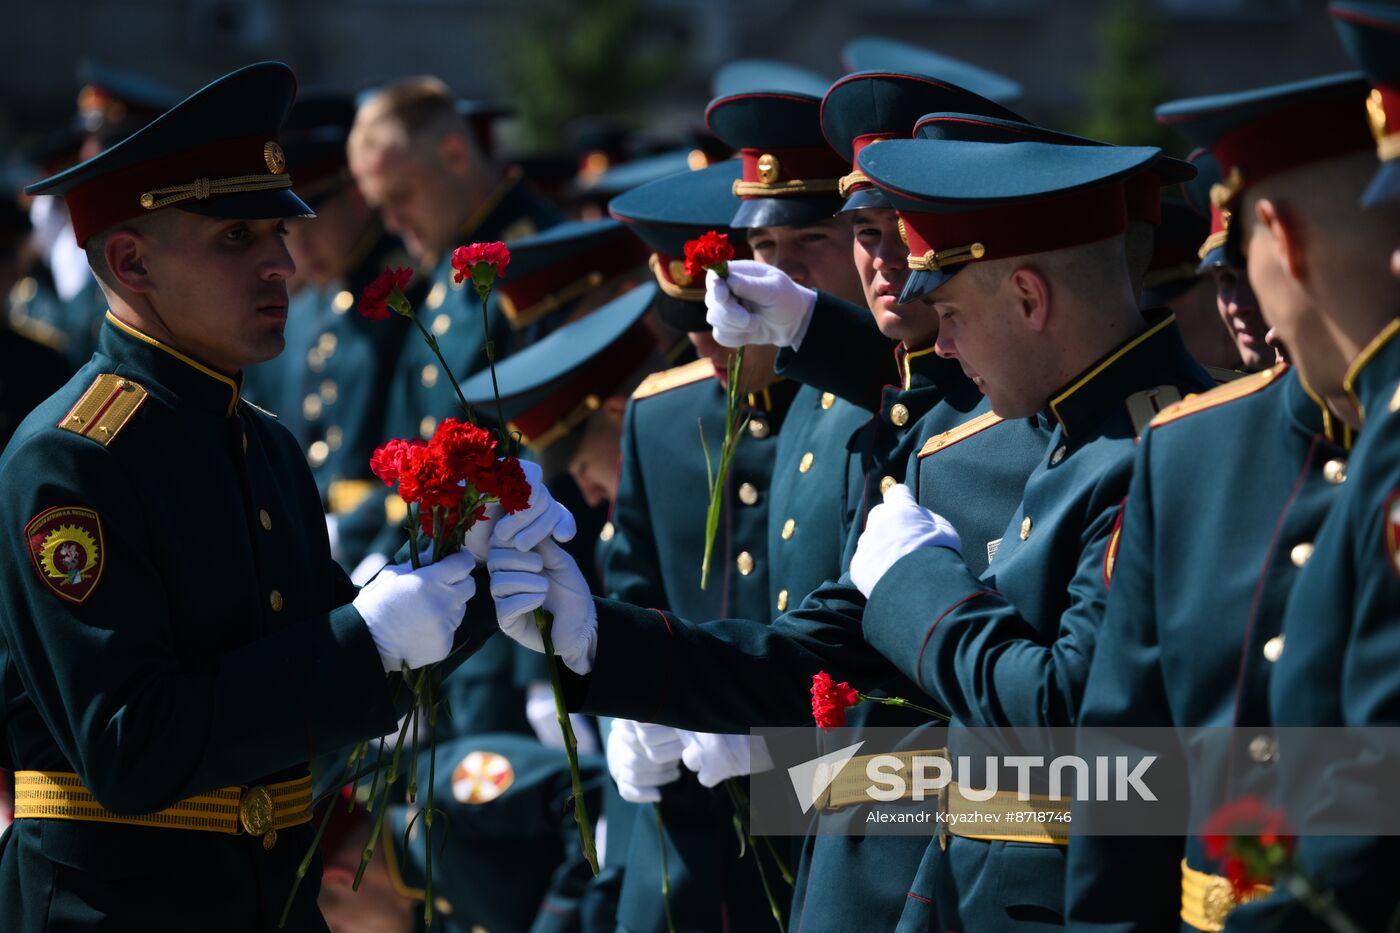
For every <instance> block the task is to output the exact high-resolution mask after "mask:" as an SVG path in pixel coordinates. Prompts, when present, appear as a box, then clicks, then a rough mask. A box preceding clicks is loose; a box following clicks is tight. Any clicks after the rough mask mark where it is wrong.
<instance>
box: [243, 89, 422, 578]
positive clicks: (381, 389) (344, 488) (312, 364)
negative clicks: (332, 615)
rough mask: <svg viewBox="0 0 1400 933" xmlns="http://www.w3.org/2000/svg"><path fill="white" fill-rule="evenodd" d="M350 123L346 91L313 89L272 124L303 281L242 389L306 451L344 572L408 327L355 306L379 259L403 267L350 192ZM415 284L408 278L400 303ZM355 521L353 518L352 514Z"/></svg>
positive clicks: (375, 527)
mask: <svg viewBox="0 0 1400 933" xmlns="http://www.w3.org/2000/svg"><path fill="white" fill-rule="evenodd" d="M354 119H355V105H354V102H353V101H352V100H351V99H350V98H349V96H347V95H343V94H333V93H323V94H319V95H313V96H309V97H304V98H302V99H300V100H298V101H297V102H296V103H295V104H294V105H293V106H292V112H291V114H290V115H289V116H288V118H287V123H286V125H285V126H284V128H283V131H282V139H283V144H284V146H285V148H286V155H287V161H288V163H289V164H291V165H295V166H305V168H304V169H303V170H299V171H298V173H297V194H298V196H299V197H301V198H302V199H303V200H304V201H306V202H307V204H309V205H311V207H312V209H314V210H315V211H316V217H315V218H299V219H296V220H293V221H291V222H290V223H289V225H288V231H287V249H288V251H289V252H290V253H291V254H292V259H293V261H294V262H295V263H296V264H297V269H298V270H299V273H300V276H299V277H300V279H301V280H302V283H303V284H302V288H301V289H300V290H299V291H297V292H296V294H294V295H293V296H292V299H291V304H290V306H289V308H288V313H287V327H286V330H285V332H284V337H285V339H286V349H285V350H283V351H282V354H281V355H280V356H278V357H277V359H275V360H270V361H268V362H267V363H263V364H261V365H260V366H255V367H252V370H251V372H250V373H248V374H247V378H248V380H249V381H255V382H256V383H257V386H256V388H254V389H250V387H249V385H248V383H247V382H245V385H244V393H245V395H246V396H249V397H250V398H252V400H253V401H254V402H256V403H257V404H259V405H261V406H263V407H265V408H268V409H269V410H271V411H272V412H273V414H275V415H277V416H278V418H279V419H280V420H281V422H282V424H284V425H286V427H287V428H288V430H290V431H291V432H292V435H293V436H294V437H295V438H296V439H297V443H299V444H300V445H301V448H302V450H303V451H304V452H305V454H306V460H307V463H309V464H310V465H311V473H312V475H313V476H314V477H315V478H316V488H317V489H318V490H320V492H321V497H322V500H323V502H324V503H325V510H326V516H327V523H328V527H329V529H330V532H331V554H332V556H334V557H335V558H336V559H337V560H338V561H340V563H341V565H342V566H344V567H346V568H347V569H352V568H354V567H355V566H356V565H358V564H359V562H360V561H361V560H362V559H363V558H364V556H365V554H366V552H367V550H368V548H369V547H370V544H371V540H372V537H373V536H374V535H376V534H378V533H379V532H380V531H381V529H382V526H383V521H382V514H383V513H382V511H375V510H368V509H367V510H361V511H359V512H356V510H357V509H358V508H359V507H360V506H361V504H362V503H364V502H365V501H366V500H368V499H370V498H372V497H373V495H374V494H375V493H376V492H377V491H378V489H380V488H382V484H381V483H380V482H379V481H378V480H377V479H375V478H374V477H373V476H372V475H371V474H370V472H369V459H370V455H371V454H372V453H374V449H375V448H376V447H377V446H379V445H380V444H382V443H383V442H384V441H386V440H387V439H388V438H387V437H385V436H383V434H382V431H383V424H384V412H385V395H386V391H387V388H388V385H389V377H390V375H391V373H392V372H393V369H394V365H395V363H396V362H397V360H398V358H399V354H400V352H401V351H402V348H403V342H404V340H405V338H406V336H407V335H408V332H409V329H410V327H411V325H410V324H409V322H408V320H406V319H405V318H402V317H399V316H398V315H391V316H390V318H389V319H388V320H385V321H373V320H369V319H368V318H365V317H364V316H363V315H361V314H359V313H357V311H356V310H355V306H356V304H358V302H359V300H360V295H361V294H362V293H363V291H364V289H365V286H366V285H368V284H369V283H370V282H371V281H373V280H374V277H375V276H376V275H378V274H379V273H381V272H382V271H383V270H384V268H385V267H386V266H393V267H396V268H397V267H401V266H408V265H410V261H409V258H408V255H407V254H406V253H405V252H404V250H403V247H402V246H401V245H400V244H399V242H398V240H397V239H396V238H395V237H393V236H391V235H389V234H388V233H386V232H385V230H384V226H383V224H382V223H381V222H380V220H379V217H378V216H377V215H376V214H375V213H374V211H373V210H371V209H370V207H369V206H368V205H367V204H366V203H365V200H364V197H363V196H362V195H361V194H360V192H359V189H358V188H356V187H355V183H354V181H353V180H352V179H351V177H350V172H349V168H348V167H347V164H346V156H345V140H346V137H347V136H348V134H349V132H350V126H351V123H352V122H353V121H354ZM424 291H425V288H424V287H423V284H422V283H419V282H414V283H411V287H410V290H409V298H410V300H413V301H419V300H421V299H422V297H423V293H424ZM357 519H358V520H357Z"/></svg>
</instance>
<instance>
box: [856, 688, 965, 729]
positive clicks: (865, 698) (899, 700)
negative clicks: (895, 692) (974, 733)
mask: <svg viewBox="0 0 1400 933" xmlns="http://www.w3.org/2000/svg"><path fill="white" fill-rule="evenodd" d="M856 696H858V697H860V699H859V700H857V701H856V703H853V704H851V705H853V706H855V705H858V704H860V703H879V704H880V705H881V706H902V707H904V708H905V709H912V710H914V711H915V712H916V713H923V714H924V715H925V716H931V717H932V718H934V719H941V720H943V721H944V722H951V721H952V720H951V719H950V718H949V716H948V714H947V713H940V712H938V711H937V710H933V709H929V708H928V707H927V706H920V705H919V704H917V703H910V702H909V701H908V700H906V699H904V698H903V697H873V696H869V695H867V694H864V693H857V694H856Z"/></svg>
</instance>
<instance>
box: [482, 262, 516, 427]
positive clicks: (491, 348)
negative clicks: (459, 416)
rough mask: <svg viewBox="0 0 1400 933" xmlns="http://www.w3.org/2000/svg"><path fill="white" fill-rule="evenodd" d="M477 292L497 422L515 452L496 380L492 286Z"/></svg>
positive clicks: (485, 286) (484, 286)
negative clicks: (490, 309) (490, 310)
mask: <svg viewBox="0 0 1400 933" xmlns="http://www.w3.org/2000/svg"><path fill="white" fill-rule="evenodd" d="M473 278H475V273H473ZM476 293H477V294H478V295H479V296H481V333H482V336H483V337H484V338H485V340H486V365H487V367H489V368H490V370H491V391H492V392H494V393H495V395H496V423H497V425H498V426H499V428H500V432H501V437H503V438H507V441H506V448H507V451H508V452H510V453H514V451H513V450H511V447H513V445H512V444H511V443H510V441H509V435H508V434H507V432H506V415H505V411H504V409H502V408H501V386H500V384H499V383H497V381H496V341H494V340H492V339H491V316H490V315H489V314H488V313H487V311H486V303H487V301H488V300H489V299H490V298H491V286H490V285H480V284H478V285H477V286H476Z"/></svg>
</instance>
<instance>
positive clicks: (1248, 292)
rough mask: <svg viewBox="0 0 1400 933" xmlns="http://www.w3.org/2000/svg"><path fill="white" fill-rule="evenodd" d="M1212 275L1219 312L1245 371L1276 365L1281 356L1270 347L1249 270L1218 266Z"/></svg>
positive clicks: (1267, 327) (1266, 325)
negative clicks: (1275, 362) (1250, 284)
mask: <svg viewBox="0 0 1400 933" xmlns="http://www.w3.org/2000/svg"><path fill="white" fill-rule="evenodd" d="M1211 274H1212V275H1213V276H1214V277H1215V307H1216V310H1218V311H1219V312H1220V319H1221V320H1222V321H1224V322H1225V328H1226V329H1227V330H1228V331H1229V332H1230V337H1231V339H1233V340H1234V341H1235V348H1236V349H1237V350H1238V351H1239V354H1240V361H1241V364H1242V367H1243V369H1244V370H1245V371H1246V372H1257V371H1258V370H1261V369H1267V368H1268V367H1270V366H1272V365H1274V361H1275V357H1276V355H1277V354H1276V353H1275V352H1274V348H1273V347H1272V346H1270V345H1269V325H1268V323H1267V322H1266V321H1265V320H1264V315H1263V314H1261V313H1260V311H1259V299H1257V298H1256V297H1255V296H1254V290H1253V289H1251V288H1250V287H1249V281H1250V280H1249V278H1248V276H1247V275H1246V274H1245V270H1243V269H1238V268H1236V267H1234V266H1216V267H1215V268H1213V269H1212V270H1211Z"/></svg>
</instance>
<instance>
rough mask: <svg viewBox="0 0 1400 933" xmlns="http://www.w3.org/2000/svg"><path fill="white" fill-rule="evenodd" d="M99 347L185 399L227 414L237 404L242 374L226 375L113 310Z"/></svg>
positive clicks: (138, 374) (138, 377) (135, 375)
mask: <svg viewBox="0 0 1400 933" xmlns="http://www.w3.org/2000/svg"><path fill="white" fill-rule="evenodd" d="M98 349H99V350H100V351H101V352H102V353H104V354H106V355H107V356H110V357H111V358H112V359H114V360H116V361H117V362H119V363H125V364H127V365H129V366H131V367H132V369H133V372H132V373H131V376H132V377H133V378H134V379H136V380H137V381H140V380H141V377H142V376H145V377H147V378H149V379H151V380H153V381H154V382H155V383H156V384H157V385H161V386H164V387H165V388H167V389H169V390H170V391H171V392H173V393H174V394H175V395H176V396H177V397H178V398H179V399H181V400H182V401H188V402H191V403H193V404H194V405H196V406H198V407H200V408H206V409H209V410H210V411H214V412H218V413H219V414H221V415H222V416H223V417H225V418H228V417H231V416H232V415H233V412H234V409H235V408H237V407H238V396H239V392H240V390H241V387H242V384H243V378H242V376H241V375H240V376H239V377H238V378H231V377H229V376H225V375H224V374H223V373H220V372H216V371H215V370H213V369H210V368H209V367H208V366H205V365H204V364H203V363H200V362H198V361H197V360H195V359H193V358H192V357H189V356H186V355H185V354H184V353H181V352H180V351H179V350H176V349H175V348H174V347H171V346H167V345H166V344H164V343H161V342H160V341H159V340H157V339H155V338H154V337H151V336H149V335H148V334H143V333H142V332H141V331H139V330H137V329H136V328H134V327H132V326H131V325H130V324H126V323H124V322H122V321H119V320H118V319H117V316H116V315H114V314H113V313H112V312H111V311H108V312H107V320H106V323H105V325H104V326H103V328H102V334H101V336H100V337H99V338H98Z"/></svg>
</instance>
